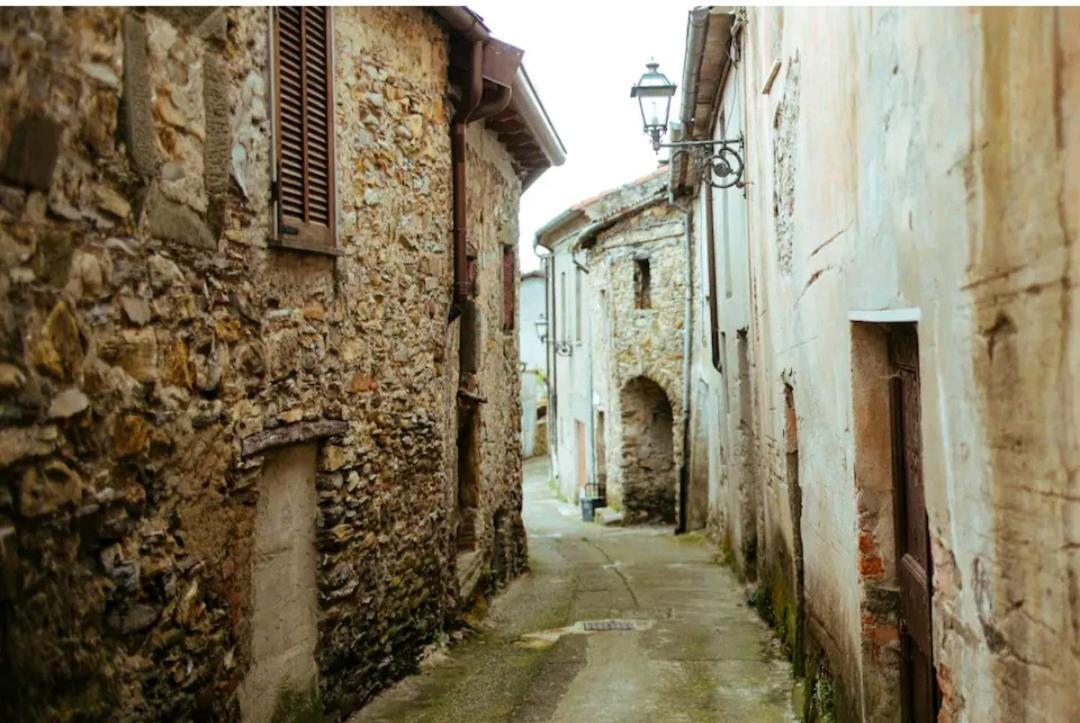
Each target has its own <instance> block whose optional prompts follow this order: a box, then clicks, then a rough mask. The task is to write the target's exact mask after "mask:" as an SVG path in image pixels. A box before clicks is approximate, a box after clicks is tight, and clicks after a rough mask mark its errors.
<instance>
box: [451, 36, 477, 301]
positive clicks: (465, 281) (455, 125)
mask: <svg viewBox="0 0 1080 723" xmlns="http://www.w3.org/2000/svg"><path fill="white" fill-rule="evenodd" d="M483 63H484V41H483V40H473V41H472V46H471V48H470V49H469V68H468V76H467V77H468V86H467V87H466V88H465V93H464V95H463V96H462V99H461V104H460V105H459V106H458V108H457V111H456V112H455V113H454V119H453V120H452V121H451V123H450V158H451V161H450V163H451V167H452V169H453V171H452V180H453V189H452V192H451V194H452V198H453V201H452V203H453V223H454V296H453V299H452V301H451V302H450V320H451V321H453V320H454V319H456V318H457V317H459V316H461V313H462V312H463V311H464V308H465V303H466V302H467V301H468V300H469V259H468V256H467V248H466V243H467V239H466V229H467V224H468V220H467V218H466V206H465V190H466V189H465V127H466V126H467V125H468V124H469V121H470V120H472V116H473V113H474V112H475V111H476V109H477V107H479V105H480V99H481V97H482V96H483V93H484V76H483V74H482V71H483Z"/></svg>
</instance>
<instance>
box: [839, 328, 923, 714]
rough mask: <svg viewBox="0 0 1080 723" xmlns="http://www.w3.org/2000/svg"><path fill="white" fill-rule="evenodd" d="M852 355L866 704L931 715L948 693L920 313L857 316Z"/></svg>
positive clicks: (879, 710) (868, 709)
mask: <svg viewBox="0 0 1080 723" xmlns="http://www.w3.org/2000/svg"><path fill="white" fill-rule="evenodd" d="M860 315H862V314H861V313H860ZM867 315H869V314H867ZM851 362H852V363H851V371H852V411H853V420H852V421H853V432H854V436H855V465H854V467H855V468H854V472H855V500H856V506H857V509H858V541H857V545H858V559H859V582H860V587H861V591H862V602H861V617H862V621H863V623H862V628H863V631H862V632H863V634H862V655H863V669H864V692H863V693H864V701H863V706H864V713H865V716H866V718H867V719H870V720H877V719H878V718H880V717H886V716H887V717H892V716H895V715H896V713H897V712H898V711H899V712H900V713H901V717H902V720H904V721H905V722H906V723H916V722H919V723H921V722H922V721H932V720H934V719H935V718H936V715H937V713H936V711H937V708H938V701H939V698H940V695H939V693H938V690H937V684H936V674H935V671H934V659H933V647H932V643H931V607H930V601H931V597H932V595H933V580H932V569H933V565H932V564H931V557H930V535H929V525H928V521H927V514H926V498H925V494H924V490H925V485H924V482H923V472H922V434H921V419H920V406H919V405H920V393H921V392H920V380H919V339H918V326H917V323H916V322H914V321H911V322H907V321H904V322H896V321H882V322H878V321H876V320H870V319H867V320H866V321H862V320H859V321H855V323H853V324H852V325H851ZM897 642H899V646H898V645H897ZM898 648H899V649H898Z"/></svg>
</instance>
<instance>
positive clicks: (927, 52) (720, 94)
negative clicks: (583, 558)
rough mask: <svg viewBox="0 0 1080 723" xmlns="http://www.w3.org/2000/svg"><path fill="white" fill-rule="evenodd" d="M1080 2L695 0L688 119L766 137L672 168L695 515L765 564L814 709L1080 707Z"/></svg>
mask: <svg viewBox="0 0 1080 723" xmlns="http://www.w3.org/2000/svg"><path fill="white" fill-rule="evenodd" d="M1078 26H1080V14H1078V13H1077V12H1076V11H1075V10H1071V9H1052V8H1047V9H1036V8H1030V9H1006V8H994V9H975V8H965V9H949V10H916V9H870V8H859V9H835V10H811V9H781V8H751V9H747V10H736V11H733V10H732V9H730V8H702V9H697V10H694V11H693V12H692V13H691V14H690V20H689V28H688V35H687V47H686V59H685V68H686V72H685V74H684V76H683V77H682V79H681V83H680V85H681V87H682V93H683V95H682V104H681V106H680V107H679V108H678V110H677V112H678V115H679V120H680V121H681V124H682V137H684V138H689V139H695V140H700V139H706V138H716V139H722V138H726V139H738V138H739V137H740V136H742V137H743V138H744V139H745V148H741V147H739V146H737V145H736V146H734V147H735V148H736V150H738V152H739V153H740V154H741V155H742V158H744V159H745V162H746V169H745V174H744V177H743V179H742V180H743V182H744V183H742V184H740V186H738V187H733V188H729V189H714V188H711V187H710V185H709V184H708V183H703V182H702V180H701V176H700V175H699V174H698V173H696V172H694V170H695V169H694V166H693V165H692V164H691V163H689V162H684V159H682V158H680V160H679V162H676V163H673V164H672V166H671V172H670V176H669V183H670V186H671V190H672V193H673V195H674V196H675V197H676V198H677V199H678V200H677V202H678V203H684V202H685V203H687V204H689V207H690V208H691V213H690V219H689V221H688V223H689V224H690V225H691V227H692V238H693V240H694V253H693V274H692V293H693V323H692V328H691V339H692V361H691V367H692V372H691V383H692V387H693V389H692V400H693V403H692V407H691V435H690V440H689V445H688V448H689V457H690V459H689V470H690V479H689V486H688V490H687V500H686V503H687V505H688V512H687V523H688V525H690V526H706V525H707V526H708V527H709V529H710V530H712V531H713V532H714V533H715V534H716V535H717V537H718V539H719V540H720V541H721V542H722V543H723V544H724V546H725V547H726V548H728V550H729V552H730V558H731V559H732V560H733V562H734V563H735V566H736V567H737V568H738V569H739V571H740V572H741V574H742V575H743V576H744V577H745V578H746V579H747V580H748V581H751V582H754V583H755V584H756V585H757V594H756V596H755V599H756V601H757V604H758V607H759V609H760V610H761V611H762V612H763V613H764V614H765V615H766V616H767V617H768V618H769V619H771V620H772V621H773V622H774V623H775V625H776V626H777V630H778V633H779V634H780V636H781V637H782V638H783V639H784V640H785V641H786V643H787V644H788V646H789V648H790V650H791V652H792V655H793V658H794V662H795V664H796V668H797V669H798V670H802V671H804V672H805V673H806V674H807V675H808V677H809V694H808V696H807V706H808V711H807V713H808V715H809V717H810V718H811V719H822V718H825V719H829V718H827V716H828V715H830V714H831V715H834V716H835V719H838V720H865V721H885V720H900V719H901V715H902V712H904V711H906V713H903V714H904V715H905V716H910V717H909V718H905V719H912V720H931V719H937V720H941V721H952V720H958V721H959V720H963V721H1016V720H1030V721H1035V720H1046V721H1049V720H1068V719H1072V718H1075V716H1076V711H1077V706H1078V697H1077V691H1076V681H1077V680H1078V679H1080V587H1078V585H1080V582H1078V581H1080V552H1078V550H1077V547H1076V540H1077V534H1078V533H1077V530H1078V529H1080V522H1078V521H1080V502H1078V500H1080V487H1078V486H1077V485H1078V482H1077V480H1078V479H1080V477H1078V475H1077V474H1076V470H1077V468H1078V465H1080V428H1078V422H1077V409H1080V384H1078V381H1080V380H1078V379H1077V371H1078V370H1080V341H1078V340H1080V334H1078V322H1077V319H1078V318H1080V316H1078V312H1080V292H1078V290H1077V285H1076V281H1075V279H1076V277H1077V273H1078V271H1080V268H1078V263H1080V261H1078V258H1080V257H1078V255H1077V254H1076V253H1075V249H1076V246H1077V232H1078V226H1080V219H1078V216H1077V213H1076V208H1077V199H1080V170H1078V169H1080V114H1078V113H1077V108H1078V107H1080V105H1078V104H1080V36H1078V35H1077V34H1076V33H1075V32H1071V31H1070V29H1075V28H1076V27H1078ZM946 69H947V70H946ZM943 71H945V72H943ZM673 115H674V112H673ZM815 716H816V718H815Z"/></svg>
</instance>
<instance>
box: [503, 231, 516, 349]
mask: <svg viewBox="0 0 1080 723" xmlns="http://www.w3.org/2000/svg"><path fill="white" fill-rule="evenodd" d="M502 277H503V278H502V282H503V289H502V291H503V324H502V328H503V331H513V330H514V316H515V315H514V312H515V311H516V309H514V282H515V281H516V280H517V261H516V260H515V258H514V247H513V246H503V264H502Z"/></svg>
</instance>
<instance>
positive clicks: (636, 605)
mask: <svg viewBox="0 0 1080 723" xmlns="http://www.w3.org/2000/svg"><path fill="white" fill-rule="evenodd" d="M549 474H550V473H549V469H548V462H547V459H546V458H544V457H534V458H532V459H530V460H528V461H527V462H526V463H525V506H524V519H525V527H526V530H527V531H528V533H529V551H530V554H529V562H530V571H529V572H528V573H527V574H525V575H524V576H522V577H520V578H519V579H518V580H516V581H515V582H513V583H511V585H510V587H509V588H508V589H507V590H506V591H505V592H504V593H502V594H501V595H500V596H499V597H497V598H496V599H495V601H494V602H493V603H492V605H491V608H490V610H489V612H488V614H487V617H486V618H482V619H478V620H475V621H474V622H475V624H476V626H477V630H476V631H475V633H474V634H472V635H471V636H470V637H469V638H468V640H467V641H466V642H464V643H463V644H461V645H457V646H454V647H452V648H451V649H450V651H449V653H437V654H436V655H435V656H434V659H433V660H431V661H430V662H429V663H426V664H424V668H425V670H424V672H423V673H421V674H419V675H415V676H411V677H409V678H406V679H405V680H403V681H402V682H401V683H399V684H397V685H396V686H395V687H393V688H391V689H390V690H389V691H387V692H386V693H383V694H382V695H380V696H379V697H377V698H376V699H375V700H374V701H372V702H371V703H370V704H368V706H367V707H366V708H364V709H363V711H361V712H360V713H359V714H358V715H356V716H355V717H353V718H352V719H351V720H352V723H366V722H369V721H370V722H375V721H402V722H404V721H417V722H420V721H427V722H431V723H436V722H437V723H444V722H445V723H474V722H475V723H480V722H487V721H490V722H491V723H495V722H496V721H555V722H558V723H576V722H578V721H591V722H594V723H600V722H603V721H612V722H615V721H626V722H628V723H629V722H633V721H672V722H677V721H746V722H747V723H755V722H757V721H788V720H797V719H796V718H795V716H794V714H793V712H792V711H793V706H792V695H793V692H794V689H793V679H792V676H791V673H790V668H791V666H790V664H789V663H788V662H787V660H786V659H785V658H784V654H783V652H782V651H781V650H780V649H779V644H778V642H777V641H776V640H775V638H773V636H772V635H771V634H770V633H769V630H768V627H767V626H766V625H765V624H764V623H763V622H762V621H761V618H760V617H758V615H757V613H755V612H754V611H753V610H752V609H750V608H748V607H747V601H746V599H745V596H744V595H743V589H742V586H741V585H739V584H738V583H737V581H736V580H735V577H734V575H733V574H732V572H731V570H730V569H729V568H727V567H725V566H723V565H721V564H719V563H718V561H717V560H716V557H715V555H716V553H715V551H714V548H712V547H711V545H709V544H708V542H707V541H706V540H705V539H704V538H703V537H702V536H700V535H686V536H678V537H676V536H675V535H673V534H672V530H671V528H670V527H661V526H648V527H631V528H623V527H606V526H600V525H594V524H587V523H584V522H582V521H581V514H580V510H579V509H578V508H577V507H576V506H573V505H569V504H566V503H565V502H562V501H560V500H559V499H558V498H557V497H556V496H555V494H554V492H553V490H552V488H551V486H550V484H549ZM593 627H595V628H598V629H595V630H591V629H590V628H593ZM604 628H608V629H604Z"/></svg>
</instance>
